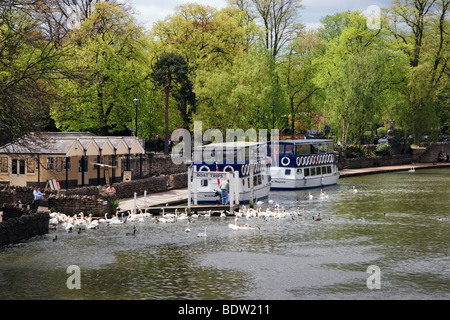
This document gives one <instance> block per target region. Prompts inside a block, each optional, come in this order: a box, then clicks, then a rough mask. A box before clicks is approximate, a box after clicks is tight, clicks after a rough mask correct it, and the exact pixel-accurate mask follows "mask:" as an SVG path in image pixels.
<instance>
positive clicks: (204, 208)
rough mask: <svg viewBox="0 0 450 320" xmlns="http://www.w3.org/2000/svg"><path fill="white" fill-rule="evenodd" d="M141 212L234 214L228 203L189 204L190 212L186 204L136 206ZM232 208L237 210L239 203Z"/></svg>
mask: <svg viewBox="0 0 450 320" xmlns="http://www.w3.org/2000/svg"><path fill="white" fill-rule="evenodd" d="M138 209H140V210H142V212H146V213H151V214H153V215H159V214H162V213H163V212H164V213H174V212H175V211H178V212H179V213H185V212H188V214H206V213H208V212H211V215H212V216H220V214H221V213H222V211H223V212H224V213H225V214H226V215H227V216H232V215H234V212H230V205H219V204H218V205H211V204H210V205H191V208H190V213H189V208H188V206H187V204H186V205H167V206H148V207H138ZM233 210H234V211H235V212H236V211H239V205H238V204H235V205H234V206H233Z"/></svg>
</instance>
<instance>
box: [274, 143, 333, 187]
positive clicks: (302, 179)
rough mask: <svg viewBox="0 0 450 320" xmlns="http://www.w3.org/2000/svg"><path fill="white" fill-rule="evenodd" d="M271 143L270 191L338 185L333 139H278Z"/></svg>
mask: <svg viewBox="0 0 450 320" xmlns="http://www.w3.org/2000/svg"><path fill="white" fill-rule="evenodd" d="M271 144H273V146H274V147H272V146H269V153H270V155H271V157H272V161H273V162H272V166H271V168H270V176H271V179H272V181H271V182H272V183H271V189H273V190H276V189H307V188H317V187H324V186H330V185H334V184H336V183H337V182H338V179H339V176H340V173H339V170H338V167H337V158H336V154H335V153H334V147H333V145H334V141H333V140H329V139H301V140H280V141H277V142H276V143H273V142H271Z"/></svg>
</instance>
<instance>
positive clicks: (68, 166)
mask: <svg viewBox="0 0 450 320" xmlns="http://www.w3.org/2000/svg"><path fill="white" fill-rule="evenodd" d="M63 169H64V170H70V169H71V164H70V157H65V158H64V168H63Z"/></svg>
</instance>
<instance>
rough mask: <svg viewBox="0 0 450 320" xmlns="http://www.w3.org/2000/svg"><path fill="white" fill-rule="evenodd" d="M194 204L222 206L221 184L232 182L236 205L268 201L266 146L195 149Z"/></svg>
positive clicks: (250, 144) (219, 145)
mask: <svg viewBox="0 0 450 320" xmlns="http://www.w3.org/2000/svg"><path fill="white" fill-rule="evenodd" d="M191 166H192V198H193V201H194V204H220V203H221V190H220V183H221V182H222V181H223V180H224V179H227V178H228V179H229V180H230V193H231V192H233V193H234V195H235V196H232V199H234V200H235V201H234V202H235V203H239V204H246V203H253V202H256V201H257V200H261V199H265V198H267V197H268V195H269V191H270V177H269V174H270V169H269V168H270V159H268V157H267V143H266V142H228V143H212V144H209V145H203V146H201V147H196V148H194V160H193V162H192V165H191Z"/></svg>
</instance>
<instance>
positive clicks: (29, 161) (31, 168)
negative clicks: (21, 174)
mask: <svg viewBox="0 0 450 320" xmlns="http://www.w3.org/2000/svg"><path fill="white" fill-rule="evenodd" d="M35 168H36V163H35V161H34V159H33V158H28V159H27V173H34V172H35Z"/></svg>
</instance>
